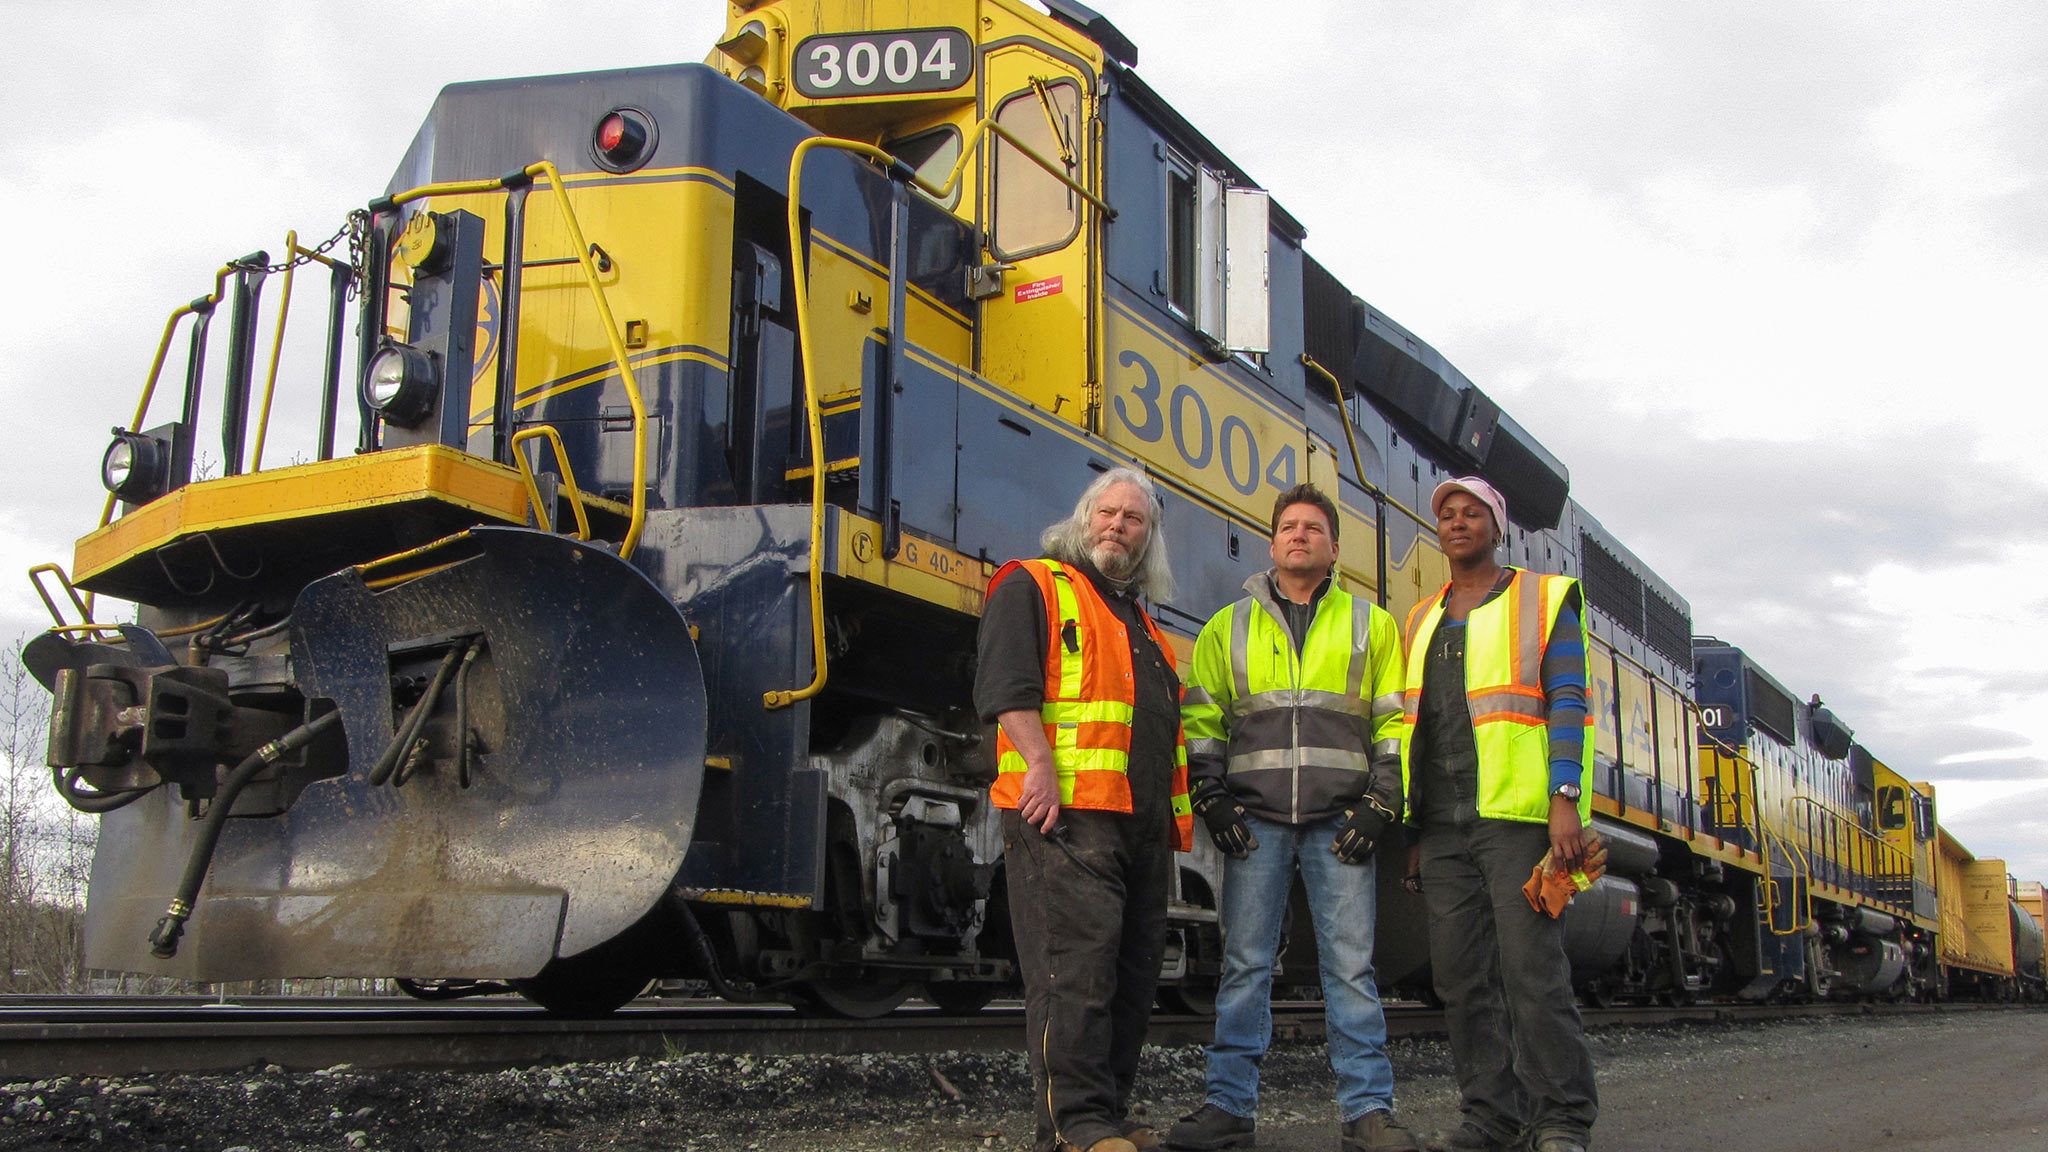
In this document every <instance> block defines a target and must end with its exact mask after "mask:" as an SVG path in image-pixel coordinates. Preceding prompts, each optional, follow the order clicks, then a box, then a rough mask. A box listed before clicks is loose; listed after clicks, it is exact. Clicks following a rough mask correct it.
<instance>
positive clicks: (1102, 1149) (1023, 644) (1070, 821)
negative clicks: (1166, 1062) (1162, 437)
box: [974, 468, 1194, 1152]
mask: <svg viewBox="0 0 2048 1152" xmlns="http://www.w3.org/2000/svg"><path fill="white" fill-rule="evenodd" d="M1161 508H1162V506H1161V502H1160V499H1159V493H1158V490H1157V489H1156V488H1154V487H1153V484H1152V481H1151V479H1150V478H1148V477H1147V476H1146V475H1145V474H1144V473H1142V472H1138V471H1136V470H1134V469H1130V468H1115V469H1111V470H1110V471H1108V472H1105V473H1103V474H1102V475H1101V476H1099V477H1097V478H1096V480H1095V482H1094V483H1092V484H1090V485H1089V486H1088V490H1087V491H1086V492H1083V493H1082V494H1081V499H1080V501H1079V502H1078V503H1076V504H1075V505H1074V513H1073V515H1071V516H1069V517H1068V518H1067V519H1065V520H1063V521H1060V522H1059V523H1057V524H1054V525H1052V526H1051V527H1049V528H1047V529H1046V530H1045V532H1044V534H1043V535H1042V536H1041V537H1040V539H1039V543H1040V545H1041V546H1042V547H1043V548H1044V550H1045V555H1044V557H1042V558H1040V559H1036V560H1015V561H1011V562H1010V563H1009V564H1006V565H1004V566H1003V567H1002V569H1001V570H1000V571H998V572H997V573H996V574H995V577H994V579H992V580H990V581H989V593H988V600H987V604H986V607H985V608H984V609H983V612H982V618H981V639H980V652H979V659H978V663H977V668H976V674H975V681H974V705H975V708H976V709H977V710H978V711H979V712H980V713H981V716H982V718H983V719H984V720H993V721H995V722H996V723H997V725H998V726H999V727H1000V733H999V735H998V737H997V740H996V750H997V764H996V769H997V771H996V781H995V784H994V785H993V786H991V788H990V790H989V794H990V799H991V801H992V802H993V803H994V804H995V805H996V806H997V807H999V808H1002V809H1004V812H1003V867H1004V873H1005V875H1006V876H1007V877H1008V883H1009V896H1010V924H1011V930H1012V933H1013V934H1014V936H1015V938H1016V941H1017V956H1018V960H1019V963H1020V965H1021V967H1022V968H1023V973H1022V975H1023V978H1024V1032H1025V1044H1024V1047H1025V1052H1026V1057H1027V1060H1028V1062H1029V1063H1030V1065H1031V1082H1032V1090H1033V1103H1034V1105H1035V1110H1036V1112H1037V1113H1038V1134H1037V1141H1036V1144H1035V1145H1034V1147H1035V1148H1036V1149H1037V1150H1038V1152H1134V1150H1135V1149H1138V1148H1152V1147H1157V1146H1158V1144H1159V1137H1158V1134H1157V1133H1156V1132H1154V1131H1153V1130H1152V1129H1151V1128H1150V1127H1149V1126H1148V1125H1146V1124H1144V1123H1143V1122H1142V1121H1139V1120H1136V1119H1134V1118H1133V1117H1132V1116H1131V1114H1130V1106H1131V1089H1132V1085H1133V1082H1134V1081H1135V1080H1136V1078H1137V1071H1138V1052H1139V1049H1140V1048H1141V1047H1142V1046H1143V1045H1144V1042H1145V1028H1146V1025H1147V1023H1148V1022H1149V1021H1150V1019H1151V1015H1152V993H1153V989H1154V985H1155V984H1157V983H1158V979H1159V965H1160V961H1161V959H1162V954H1163V953H1164V951H1165V945H1166V892H1167V882H1168V879H1169V878H1170V877H1171V875H1172V868H1173V852H1174V850H1175V849H1176V848H1177V849H1179V850H1181V851H1183V852H1184V851H1187V850H1188V849H1189V848H1190V847H1192V836H1193V831H1194V823H1193V821H1194V817H1193V814H1192V812H1191V811H1190V809H1189V808H1188V801H1187V752H1186V746H1185V744H1184V743H1183V741H1182V740H1181V734H1180V703H1179V702H1180V678H1179V676H1178V675H1177V674H1176V673H1175V671H1174V660H1173V652H1172V649H1170V648H1169V647H1167V644H1166V638H1165V636H1163V635H1162V634H1161V633H1160V631H1159V628H1158V625H1156V624H1154V623H1153V622H1152V617H1151V614H1150V613H1149V612H1147V611H1146V608H1145V604H1144V603H1143V600H1144V599H1149V598H1153V597H1158V596H1163V595H1166V594H1168V593H1169V592H1170V591H1171V590H1172V587H1173V575H1172V572H1171V571H1170V570H1169V567H1168V564H1167V561H1166V543H1165V539H1164V537H1163V536H1162V534H1161V529H1160V523H1159V518H1160V512H1161Z"/></svg>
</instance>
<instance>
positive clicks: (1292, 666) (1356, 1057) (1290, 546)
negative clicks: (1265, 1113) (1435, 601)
mask: <svg viewBox="0 0 2048 1152" xmlns="http://www.w3.org/2000/svg"><path fill="white" fill-rule="evenodd" d="M1272 555H1273V567H1272V569H1271V570H1270V571H1267V572H1261V573H1259V574H1258V575H1256V576H1254V577H1252V578H1251V579H1250V580H1247V581H1245V591H1246V592H1247V593H1249V595H1247V596H1246V597H1245V598H1244V599H1242V600H1239V601H1237V602H1236V603H1234V604H1232V605H1230V606H1229V607H1227V608H1225V609H1223V610H1222V611H1221V612H1218V613H1217V614H1216V615H1215V616H1214V617H1213V618H1211V619H1210V621H1209V623H1208V625H1207V626H1206V627H1204V628H1203V629H1202V634H1201V637H1200V638H1199V639H1197V640H1196V641H1195V657H1194V663H1193V666H1192V667H1191V669H1190V672H1189V680H1188V687H1187V693H1186V695H1185V697H1184V698H1183V702H1182V706H1181V723H1182V724H1183V725H1184V726H1185V728H1186V729H1187V737H1188V771H1189V776H1190V780H1191V788H1190V794H1191V796H1192V797H1193V799H1194V807H1195V811H1196V814H1197V815H1199V816H1200V817H1201V818H1202V820H1203V822H1204V823H1205V824H1207V825H1208V828H1209V833H1210V836H1211V837H1212V838H1213V839H1214V840H1215V842H1216V845H1217V847H1218V848H1220V849H1221V850H1222V851H1223V852H1224V853H1225V855H1226V856H1227V857H1228V859H1226V860H1225V861H1224V874H1223V899H1222V902H1221V903H1222V907H1221V909H1220V912H1221V916H1220V922H1221V926H1222V929H1223V974H1222V980H1221V983H1220V984H1219V986H1218V988H1217V992H1216V1036H1215V1039H1214V1040H1213V1041H1212V1042H1211V1043H1210V1045H1209V1066H1208V1091H1207V1100H1206V1102H1204V1103H1203V1104H1202V1106H1201V1107H1200V1108H1198V1109H1196V1110H1195V1111H1194V1112H1193V1113H1192V1114H1190V1115H1189V1116H1188V1117H1186V1118H1185V1119H1183V1120H1182V1121H1181V1122H1180V1123H1178V1124H1176V1125H1174V1127H1173V1130H1172V1131H1171V1132H1169V1133H1168V1134H1167V1138H1166V1142H1167V1145H1168V1147H1171V1148H1176V1149H1191V1150H1198V1152H1206V1150H1209V1149H1220V1148H1237V1147H1249V1146H1251V1144H1252V1141H1253V1133H1254V1129H1255V1128H1256V1121H1257V1114H1258V1099H1259V1063H1260V1061H1261V1059H1263V1058H1264V1056H1265V1054H1266V1045H1267V1042H1268V1040H1269V1039H1270V1037H1271V1035H1272V1010H1271V1004H1270V1001H1269V997H1270V994H1271V992H1272V986H1273V961H1274V959H1275V956H1276V953H1277V952H1278V950H1279V944H1280V924H1281V917H1282V915H1283V914H1284V912H1285V910H1286V908H1287V893H1288V889H1289V888H1290V887H1291V886H1292V884H1293V881H1294V874H1295V871H1296V869H1297V868H1298V869H1299V870H1300V873H1301V880H1302V886H1303V888H1304V889H1305V890H1306V891H1307V893H1308V904H1309V910H1310V912H1311V913H1312V916H1313V919H1314V921H1315V933H1316V946H1317V952H1318V954H1319V956H1320V959H1321V966H1322V977H1323V1003H1324V1019H1325V1023H1326V1031H1327V1033H1328V1036H1329V1045H1330V1066H1331V1068H1332V1069H1334V1070H1335V1071H1336V1074H1337V1107H1338V1114H1339V1116H1340V1117H1341V1119H1342V1120H1343V1126H1342V1129H1341V1131H1340V1132H1339V1134H1338V1147H1339V1148H1340V1149H1342V1150H1343V1152H1403V1150H1409V1149H1413V1148H1414V1147H1415V1140H1414V1138H1413V1137H1412V1136H1411V1135H1409V1133H1408V1130H1407V1129H1406V1128H1405V1127H1404V1126H1403V1125H1402V1124H1401V1123H1400V1121H1398V1120H1396V1119H1395V1117H1394V1069H1393V1065H1392V1064H1391V1063H1389V1061H1388V1060H1387V1052H1386V1040H1387V1022H1386V1017H1385V1015H1384V1014H1383V1013H1382V1012H1381V1011H1380V1002H1379V993H1378V989H1377V988H1376V987H1375V985H1374V983H1373V968H1372V948H1373V926H1374V911H1375V909H1374V899H1375V883H1374V880H1375V875H1376V871H1375V865H1374V848H1375V846H1376V845H1377V844H1378V843H1379V841H1380V840H1381V839H1382V837H1383V836H1384V835H1385V834H1386V833H1388V832H1389V831H1397V830H1398V829H1397V826H1398V824H1399V823H1400V819H1401V816H1400V813H1401V799H1402V783H1401V770H1400V754H1399V748H1400V726H1401V652H1400V638H1399V635H1398V633H1397V630H1396V628H1395V625H1394V620H1393V618H1392V617H1391V616H1389V615H1387V613H1386V611H1385V610H1384V609H1382V608H1380V607H1379V606H1378V605H1375V604H1373V603H1372V602H1371V601H1369V600H1364V599H1361V598H1359V597H1356V596H1352V595H1351V594H1349V593H1347V592H1345V591H1344V590H1343V589H1341V588H1339V587H1337V586H1336V582H1335V579H1334V575H1333V574H1334V569H1335V566H1336V562H1337V508H1336V505H1335V504H1333V503H1332V502H1331V500H1330V498H1329V497H1328V496H1325V495H1324V494H1323V493H1322V492H1320V491H1318V490H1317V489H1316V488H1315V486H1314V485H1311V484H1303V485H1300V486H1298V487H1296V488H1293V489H1290V490H1289V491H1287V492H1285V493H1282V494H1281V496H1280V498H1279V499H1278V500H1277V501H1275V502H1274V507H1273V544H1272ZM1297 927H1298V928H1299V926H1297Z"/></svg>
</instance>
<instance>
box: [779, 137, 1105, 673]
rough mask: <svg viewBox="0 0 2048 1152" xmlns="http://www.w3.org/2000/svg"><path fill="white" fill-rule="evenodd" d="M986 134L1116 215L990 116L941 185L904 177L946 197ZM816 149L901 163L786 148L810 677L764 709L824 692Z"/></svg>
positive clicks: (806, 145) (869, 148) (812, 141)
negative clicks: (812, 250) (813, 260)
mask: <svg viewBox="0 0 2048 1152" xmlns="http://www.w3.org/2000/svg"><path fill="white" fill-rule="evenodd" d="M989 136H995V137H998V138H1000V139H1002V140H1004V141H1007V142H1008V143H1009V145H1010V146H1011V147H1013V148H1015V149H1017V151H1019V152H1021V153H1023V154H1024V155H1025V157H1026V158H1028V159H1030V160H1031V162H1032V163H1034V164H1036V165H1038V166H1039V167H1040V168H1043V169H1044V170H1045V171H1046V173H1047V174H1049V175H1051V176H1052V177H1053V178H1054V179H1056V180H1058V181H1059V182H1060V183H1061V184H1064V185H1066V186H1067V188H1068V189H1069V190H1071V191H1072V192H1074V193H1075V194H1076V195H1078V196H1080V197H1081V198H1082V199H1084V200H1086V201H1087V202H1088V203H1089V204H1091V205H1093V206H1094V208H1095V210H1096V211H1098V212H1101V213H1103V214H1104V215H1106V216H1115V215H1116V211H1115V209H1112V208H1111V207H1110V206H1109V204H1108V203H1107V202H1105V201H1104V200H1103V199H1102V198H1101V197H1100V196H1097V195H1095V194H1094V193H1093V192H1090V191H1088V189H1086V188H1084V187H1082V186H1081V185H1080V184H1078V183H1076V182H1075V181H1074V179H1073V178H1072V177H1070V176H1068V175H1067V174H1066V173H1065V172H1063V171H1061V170H1060V168H1059V167H1058V166H1056V165H1055V164H1054V163H1053V162H1052V161H1050V160H1047V159H1046V158H1045V157H1043V156H1040V155H1039V154H1038V153H1037V152H1035V151H1033V150H1032V149H1031V147H1030V146H1029V145H1026V144H1025V143H1023V142H1022V141H1020V140H1018V139H1017V138H1016V137H1015V136H1013V135H1011V134H1010V132H1009V131H1008V130H1007V129H1005V128H1004V127H1003V126H1002V125H1000V124H997V123H996V121H995V117H994V116H989V117H986V118H985V119H983V120H982V121H981V123H979V124H977V125H975V126H974V131H973V132H972V133H970V134H969V138H968V140H967V143H966V145H965V146H964V147H962V148H961V150H960V158H959V159H958V160H956V161H954V162H953V170H952V172H951V173H949V174H948V175H947V176H946V182H945V183H944V184H942V185H939V186H937V187H934V186H933V185H931V184H929V183H927V182H926V181H924V180H923V179H920V178H919V177H918V176H916V175H914V174H913V175H909V176H906V177H905V180H906V181H907V182H908V183H909V184H911V185H912V186H913V187H916V188H919V189H921V190H922V191H924V193H925V194H926V195H928V196H930V197H931V198H932V199H934V200H940V201H943V200H945V199H946V198H947V197H948V196H950V195H952V193H953V189H954V187H955V186H956V185H958V184H959V182H960V178H961V174H962V173H964V172H966V170H967V162H968V160H969V159H970V158H972V157H973V155H974V152H975V150H976V149H977V148H979V147H980V146H981V142H982V141H983V140H984V139H986V138H987V137H989ZM814 148H836V149H838V150H840V151H843V152H852V153H854V154H856V155H860V156H865V157H867V158H868V159H870V160H873V161H875V162H877V163H880V164H884V165H887V166H889V167H892V168H895V167H901V166H902V162H901V161H899V160H898V159H897V158H896V157H895V156H894V155H892V154H890V153H888V152H886V151H883V150H882V149H881V148H878V147H876V146H875V145H873V144H869V143H867V142H866V141H863V140H846V139H842V138H839V137H834V136H812V137H808V138H807V139H804V140H802V141H799V142H798V144H797V146H796V149H795V151H793V152H791V153H790V157H789V219H788V223H789V251H790V259H791V260H792V261H793V262H794V263H795V265H796V272H795V275H794V276H793V277H792V280H793V281H794V286H795V296H796V332H797V355H798V358H799V360H800V362H801V363H802V366H803V373H804V421H805V427H806V428H807V429H808V431H809V433H810V448H811V461H812V468H811V588H810V602H811V667H812V672H811V682H810V683H809V684H806V685H805V686H803V687H802V688H777V689H772V690H770V691H768V692H764V693H762V695H761V704H762V706H763V707H766V708H783V707H786V706H788V705H790V704H794V703H796V702H797V701H798V700H808V699H810V698H811V697H813V696H816V695H817V694H818V693H819V692H822V691H824V688H825V673H826V658H825V582H824V579H823V576H822V569H823V565H824V556H823V555H822V554H823V552H824V551H825V473H826V471H827V469H825V468H821V467H818V466H817V463H818V458H819V457H820V456H821V455H823V453H824V442H825V430H824V423H825V421H824V414H823V412H822V411H821V410H820V408H821V406H820V401H819V393H818V375H817V370H816V367H817V366H816V361H815V359H814V357H813V354H812V347H811V289H810V271H809V264H808V262H807V261H806V260H805V258H804V255H805V254H804V244H803V196H802V188H803V176H804V157H806V156H808V155H810V153H811V150H812V149H814ZM889 320H890V323H891V324H897V323H899V322H900V320H901V318H900V317H894V316H892V317H890V318H889Z"/></svg>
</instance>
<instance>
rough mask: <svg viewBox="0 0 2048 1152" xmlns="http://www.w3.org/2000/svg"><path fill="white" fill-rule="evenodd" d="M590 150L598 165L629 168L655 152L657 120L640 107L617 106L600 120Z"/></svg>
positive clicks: (591, 140) (616, 169)
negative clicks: (655, 121)
mask: <svg viewBox="0 0 2048 1152" xmlns="http://www.w3.org/2000/svg"><path fill="white" fill-rule="evenodd" d="M590 150H591V152H592V153H593V154H594V155H595V156H596V158H597V163H598V166H599V167H602V168H604V169H606V170H608V171H612V172H630V171H632V170H633V169H635V168H638V167H640V166H641V165H642V164H645V163H646V162H647V159H648V157H650V156H652V155H653V154H654V120H653V118H651V117H649V116H648V115H647V114H646V113H645V112H642V111H640V110H639V109H638V108H614V109H612V110H611V111H610V112H607V113H605V114H604V117H603V119H600V120H599V121H598V122H597V129H596V131H594V132H592V133H591V135H590Z"/></svg>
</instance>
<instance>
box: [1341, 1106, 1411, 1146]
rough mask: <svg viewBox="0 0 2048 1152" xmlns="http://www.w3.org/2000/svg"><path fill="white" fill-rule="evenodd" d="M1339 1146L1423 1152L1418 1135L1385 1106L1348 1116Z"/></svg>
mask: <svg viewBox="0 0 2048 1152" xmlns="http://www.w3.org/2000/svg"><path fill="white" fill-rule="evenodd" d="M1337 1147H1338V1149H1339V1152H1419V1146H1418V1145H1417V1144H1416V1143H1415V1137H1414V1135H1413V1134H1411V1133H1410V1132H1409V1131H1408V1128H1407V1126H1406V1125H1403V1124H1402V1123H1401V1122H1400V1121H1399V1120H1396V1119H1394V1114H1393V1113H1392V1112H1390V1111H1388V1110H1387V1109H1385V1108H1375V1109H1373V1110H1372V1111H1370V1112H1367V1113H1366V1114H1365V1115H1363V1116H1360V1117H1359V1118H1358V1119H1356V1120H1346V1121H1345V1122H1344V1128H1343V1130H1342V1134H1341V1135H1340V1136H1339V1137H1338V1138H1337Z"/></svg>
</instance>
